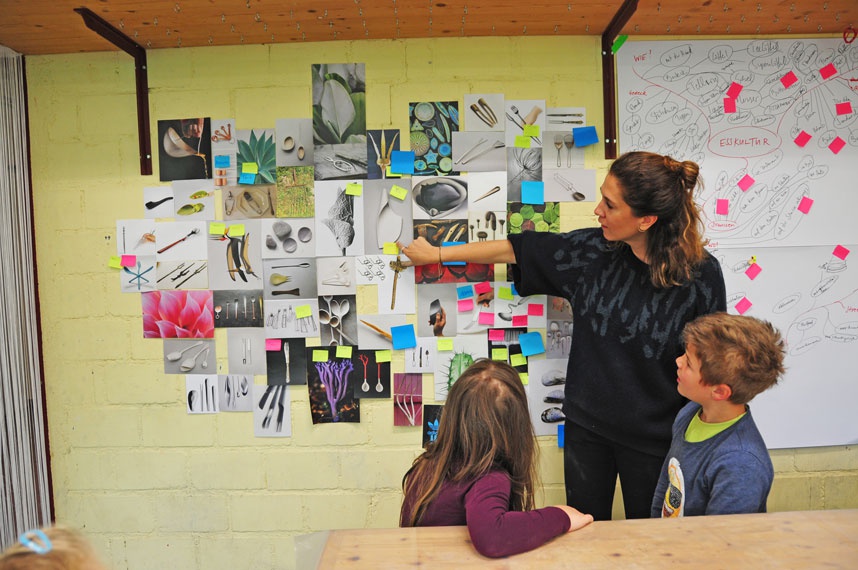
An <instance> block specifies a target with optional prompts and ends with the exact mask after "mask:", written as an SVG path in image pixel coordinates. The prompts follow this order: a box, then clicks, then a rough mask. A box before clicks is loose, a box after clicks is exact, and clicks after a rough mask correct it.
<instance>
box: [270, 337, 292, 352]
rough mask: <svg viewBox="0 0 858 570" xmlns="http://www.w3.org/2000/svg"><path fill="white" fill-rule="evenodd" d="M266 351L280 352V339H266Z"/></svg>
mask: <svg viewBox="0 0 858 570" xmlns="http://www.w3.org/2000/svg"><path fill="white" fill-rule="evenodd" d="M284 342H288V341H284ZM265 350H266V351H277V350H280V339H279V338H266V339H265Z"/></svg>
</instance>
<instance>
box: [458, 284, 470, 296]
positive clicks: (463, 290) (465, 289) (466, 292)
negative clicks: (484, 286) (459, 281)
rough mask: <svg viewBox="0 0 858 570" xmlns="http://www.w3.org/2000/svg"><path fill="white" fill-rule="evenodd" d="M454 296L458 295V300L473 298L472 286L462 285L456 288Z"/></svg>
mask: <svg viewBox="0 0 858 570" xmlns="http://www.w3.org/2000/svg"><path fill="white" fill-rule="evenodd" d="M456 295H458V297H459V299H470V298H471V297H473V296H474V287H473V285H463V286H461V287H456Z"/></svg>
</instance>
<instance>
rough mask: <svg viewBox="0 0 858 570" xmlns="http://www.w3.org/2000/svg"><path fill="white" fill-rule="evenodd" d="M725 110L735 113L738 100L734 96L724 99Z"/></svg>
mask: <svg viewBox="0 0 858 570" xmlns="http://www.w3.org/2000/svg"><path fill="white" fill-rule="evenodd" d="M724 112H725V113H735V112H736V100H735V99H733V98H732V97H727V98H726V99H724Z"/></svg>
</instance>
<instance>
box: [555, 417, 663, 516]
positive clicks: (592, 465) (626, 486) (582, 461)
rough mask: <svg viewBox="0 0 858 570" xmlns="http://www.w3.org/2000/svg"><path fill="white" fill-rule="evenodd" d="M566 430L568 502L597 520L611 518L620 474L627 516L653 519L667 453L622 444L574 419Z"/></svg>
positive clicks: (567, 425)
mask: <svg viewBox="0 0 858 570" xmlns="http://www.w3.org/2000/svg"><path fill="white" fill-rule="evenodd" d="M564 429H565V434H564V435H565V441H564V444H563V467H564V473H565V477H566V504H568V505H569V506H571V507H575V508H576V509H578V510H579V511H581V512H582V513H588V514H591V515H593V518H594V519H595V520H597V521H598V520H611V510H612V505H613V502H614V489H615V488H616V485H617V476H618V475H619V477H620V487H621V488H622V490H623V506H624V507H625V509H626V518H627V519H642V518H649V516H650V508H651V506H652V497H653V493H655V486H656V483H658V476H659V474H660V472H661V467H662V464H663V463H664V455H661V456H657V455H652V454H649V453H645V452H642V451H638V450H636V449H632V448H631V447H627V446H625V445H620V444H618V443H616V442H613V441H611V440H609V439H606V438H604V437H602V436H600V435H596V434H595V433H593V432H591V431H589V430H587V429H584V428H582V427H581V426H578V425H574V424H571V423H570V422H566V425H565V428H564ZM665 453H667V450H665Z"/></svg>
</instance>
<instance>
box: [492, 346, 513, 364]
mask: <svg viewBox="0 0 858 570" xmlns="http://www.w3.org/2000/svg"><path fill="white" fill-rule="evenodd" d="M508 357H509V351H508V350H507V349H505V348H493V349H492V360H503V361H504V362H506V360H507V358H508Z"/></svg>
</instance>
